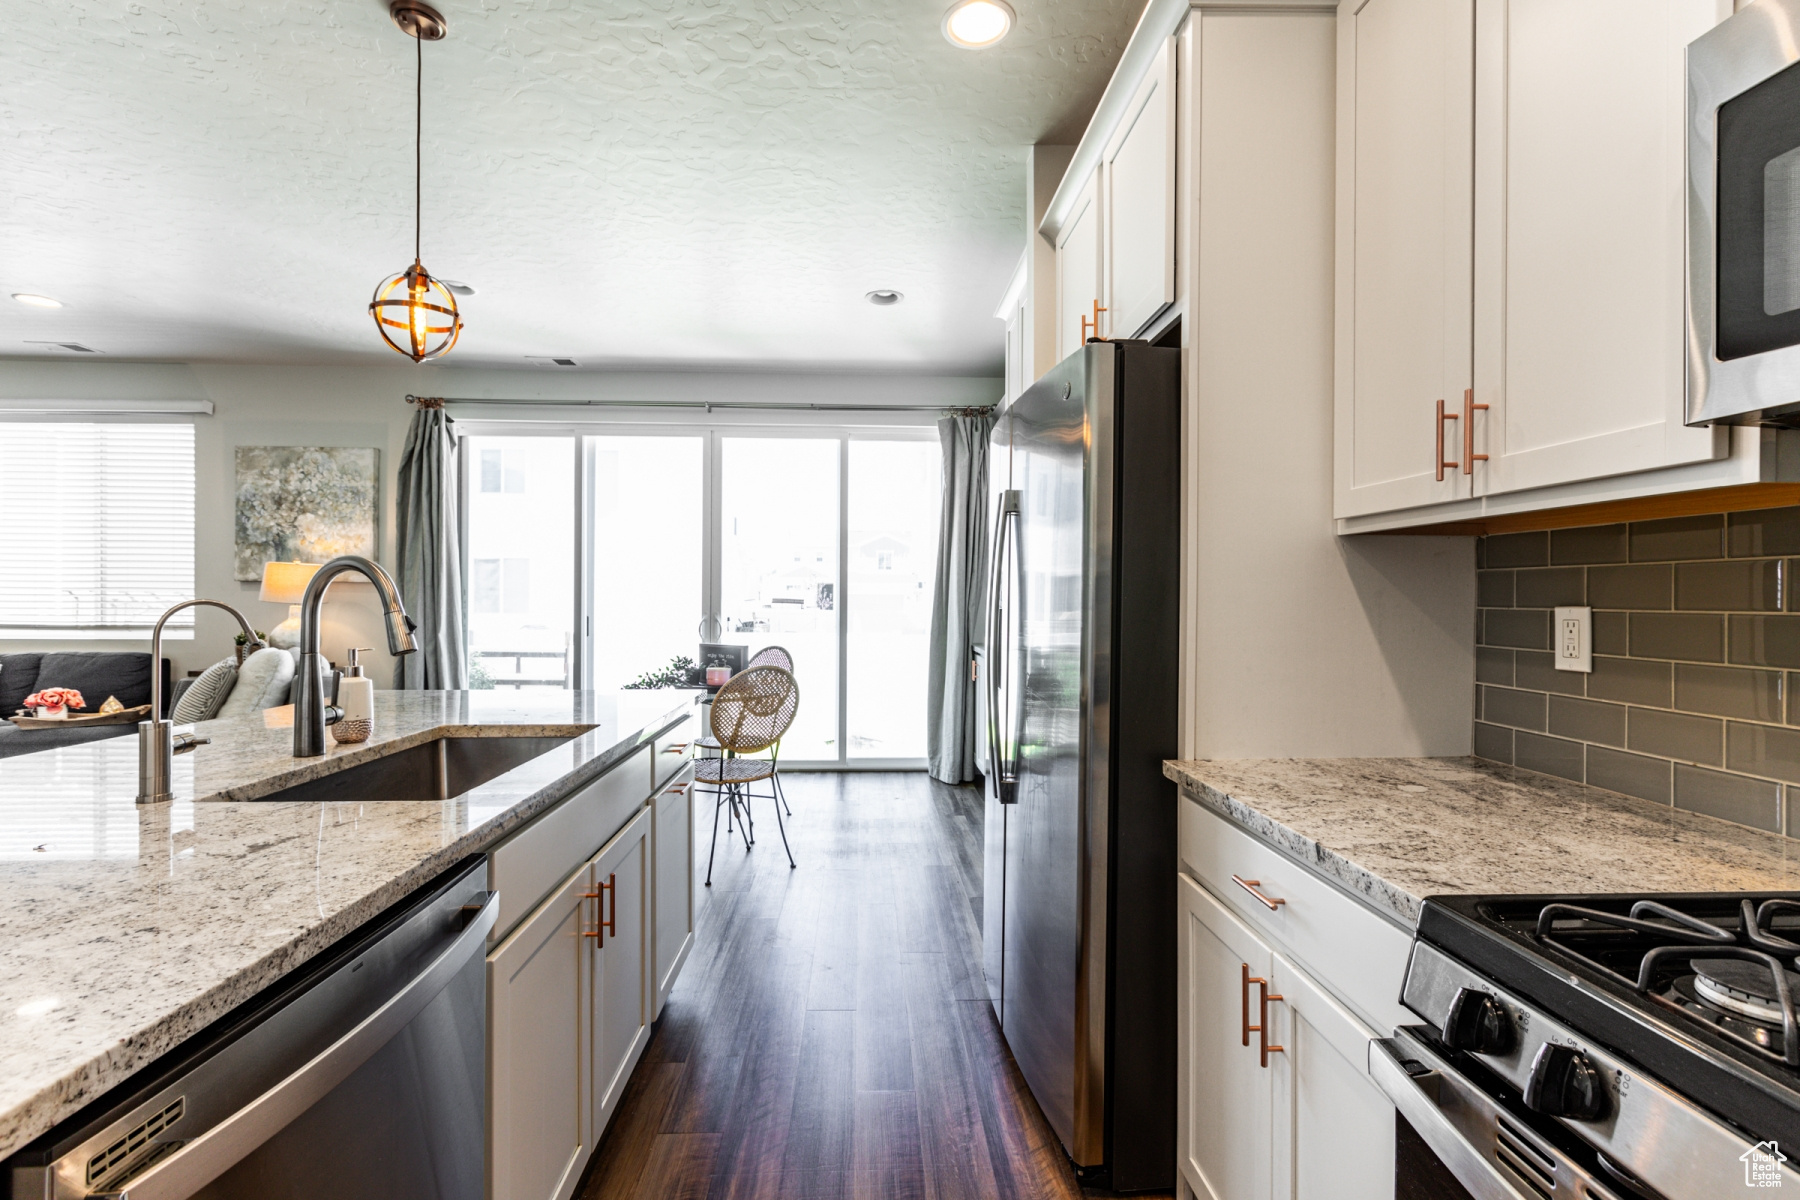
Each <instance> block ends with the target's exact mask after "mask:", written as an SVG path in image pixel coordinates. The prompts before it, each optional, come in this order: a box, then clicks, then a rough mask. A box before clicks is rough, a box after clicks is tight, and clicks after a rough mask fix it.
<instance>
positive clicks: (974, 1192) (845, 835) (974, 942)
mask: <svg viewBox="0 0 1800 1200" xmlns="http://www.w3.org/2000/svg"><path fill="white" fill-rule="evenodd" d="M784 779H785V781H786V785H787V791H788V799H789V801H790V802H791V803H792V805H793V808H794V815H793V817H792V818H790V819H789V822H788V839H789V841H790V842H791V843H792V845H793V850H794V858H795V860H796V861H797V862H798V863H799V867H798V869H797V870H791V871H790V870H789V869H788V865H787V859H786V858H785V857H784V856H783V855H782V853H781V842H780V835H779V834H778V833H777V831H776V829H775V821H774V814H773V812H772V811H771V810H770V809H769V806H768V802H767V801H766V800H764V801H759V802H758V805H757V811H756V816H757V832H758V835H759V839H760V840H759V841H758V843H757V845H756V847H755V848H754V849H753V850H751V851H750V852H749V853H747V854H746V853H745V851H744V848H743V844H742V842H736V843H735V844H733V843H728V842H727V841H726V839H725V830H724V828H723V827H721V828H720V830H719V856H718V861H717V864H716V866H715V868H714V871H713V886H712V887H711V888H704V887H703V888H701V889H700V893H701V900H700V905H701V907H700V910H699V922H698V924H699V930H698V934H697V936H696V944H695V947H694V950H693V953H692V955H691V956H690V958H689V960H688V963H687V966H686V967H685V968H684V969H683V972H682V976H681V979H680V981H679V982H678V983H677V984H676V986H675V991H674V994H673V995H672V996H671V997H670V1000H669V1003H668V1006H667V1007H666V1008H665V1009H664V1011H663V1017H662V1020H661V1021H660V1022H658V1024H657V1028H656V1030H655V1033H654V1035H653V1037H652V1038H651V1041H650V1045H649V1048H648V1049H647V1050H646V1051H645V1052H644V1057H643V1060H642V1061H641V1062H640V1063H639V1064H638V1067H637V1070H636V1071H635V1072H634V1073H633V1075H632V1078H631V1082H630V1084H629V1086H628V1088H627V1090H626V1093H625V1096H624V1098H623V1099H622V1100H621V1101H620V1103H619V1109H618V1112H617V1113H616V1114H615V1116H614V1117H613V1120H612V1124H611V1126H610V1127H609V1129H608V1130H607V1133H606V1136H605V1137H604V1138H603V1139H602V1141H601V1143H600V1146H599V1149H598V1150H597V1151H596V1152H595V1155H594V1159H593V1162H592V1163H591V1164H590V1166H589V1168H588V1172H587V1176H586V1178H585V1179H584V1180H583V1181H582V1185H581V1187H580V1188H579V1189H578V1191H577V1193H576V1194H577V1197H578V1198H579V1200H617V1198H623V1197H633V1198H635V1197H658V1198H663V1197H667V1198H670V1200H675V1198H680V1200H689V1198H691V1200H751V1198H758V1200H760V1198H764V1197H770V1198H772V1197H783V1198H784V1200H838V1198H840V1197H841V1198H844V1200H994V1198H997V1200H1015V1198H1018V1200H1056V1198H1070V1200H1073V1198H1075V1197H1081V1196H1083V1195H1105V1194H1107V1193H1098V1192H1085V1193H1084V1191H1083V1189H1082V1188H1080V1187H1079V1186H1078V1185H1077V1184H1076V1181H1075V1178H1074V1174H1073V1172H1072V1171H1071V1170H1070V1167H1069V1163H1068V1160H1067V1158H1065V1157H1064V1155H1063V1153H1062V1150H1061V1147H1060V1146H1058V1144H1057V1142H1056V1138H1055V1135H1054V1134H1052V1133H1051V1131H1050V1129H1049V1126H1048V1125H1046V1124H1045V1122H1044V1118H1043V1115H1042V1114H1041V1113H1040V1112H1039V1111H1038V1107H1037V1104H1036V1102H1035V1101H1034V1100H1033V1099H1032V1098H1031V1093H1030V1091H1029V1090H1028V1089H1027V1088H1026V1086H1025V1083H1024V1080H1023V1079H1022V1078H1021V1077H1020V1075H1019V1072H1018V1069H1017V1067H1015V1066H1014V1064H1013V1061H1012V1057H1011V1055H1010V1054H1008V1052H1007V1049H1006V1043H1005V1042H1004V1041H1003V1040H1002V1038H1001V1036H1000V1030H999V1027H998V1025H997V1024H996V1023H995V1021H994V1013H993V1009H992V1007H991V1006H990V1005H989V1004H988V1002H987V999H986V993H985V987H984V985H983V983H982V977H981V931H980V913H981V866H982V864H981V845H982V842H981V821H982V806H981V794H980V792H978V791H976V790H975V789H973V788H952V787H946V786H944V785H943V784H939V783H936V782H933V781H932V780H930V779H929V778H928V777H927V776H925V775H924V774H923V773H891V774H792V775H787V776H784ZM711 832H712V814H711V813H710V812H707V813H705V814H703V815H702V814H700V813H696V842H697V844H698V851H699V858H700V870H701V872H702V877H703V878H704V871H705V860H706V841H707V837H708V836H709V835H710V834H711Z"/></svg>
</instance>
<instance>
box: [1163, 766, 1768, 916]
mask: <svg viewBox="0 0 1800 1200" xmlns="http://www.w3.org/2000/svg"><path fill="white" fill-rule="evenodd" d="M1163 773H1164V774H1165V775H1167V776H1168V777H1169V778H1170V779H1173V780H1174V781H1175V782H1176V783H1177V784H1179V785H1180V786H1181V789H1182V791H1183V792H1184V793H1185V794H1186V795H1188V796H1190V797H1192V798H1193V799H1194V800H1196V801H1198V802H1199V803H1200V804H1202V805H1204V806H1205V807H1207V808H1209V809H1211V810H1213V811H1214V812H1216V813H1218V814H1220V815H1221V816H1224V817H1226V818H1228V819H1230V820H1231V821H1233V822H1235V823H1236V824H1238V825H1240V826H1242V827H1243V828H1244V829H1246V830H1248V831H1249V832H1250V833H1252V834H1253V835H1255V836H1256V837H1259V838H1261V839H1262V840H1263V841H1266V842H1268V843H1270V844H1271V845H1273V846H1275V847H1276V848H1277V849H1279V850H1282V851H1284V852H1285V853H1287V854H1289V855H1291V856H1292V857H1294V858H1297V859H1299V860H1300V861H1302V862H1304V863H1306V864H1307V865H1309V866H1311V867H1312V868H1313V869H1314V870H1315V871H1317V872H1319V873H1320V874H1322V875H1324V876H1325V877H1326V878H1328V879H1330V880H1332V881H1334V882H1336V883H1338V884H1340V885H1341V886H1343V887H1344V888H1346V889H1348V890H1349V891H1351V892H1352V893H1354V894H1356V895H1358V896H1361V897H1362V898H1364V899H1365V900H1367V901H1368V902H1369V903H1370V904H1372V905H1374V906H1375V907H1376V908H1377V909H1380V910H1382V911H1384V912H1386V913H1388V914H1389V915H1391V916H1393V917H1395V918H1396V919H1398V920H1400V921H1402V922H1403V923H1405V924H1406V925H1407V926H1408V927H1409V928H1410V927H1411V926H1412V925H1414V924H1416V923H1417V921H1418V917H1419V907H1420V905H1421V904H1422V903H1423V902H1424V899H1425V897H1427V896H1433V895H1442V894H1446V893H1456V892H1462V893H1473V894H1484V893H1485V894H1508V893H1511V894H1519V895H1529V894H1535V893H1572V892H1573V893H1589V894H1597V893H1606V892H1705V891H1800V841H1795V840H1791V839H1788V838H1784V837H1782V836H1780V835H1778V834H1773V833H1764V832H1762V831H1760V830H1756V829H1748V828H1745V827H1744V826H1741V825H1733V824H1730V823H1729V822H1726V821H1721V820H1718V819H1716V818H1713V817H1705V816H1700V815H1698V814H1695V813H1690V812H1684V811H1682V810H1680V809H1675V808H1670V807H1668V806H1667V805H1662V804H1652V803H1650V802H1648V801H1644V800H1634V799H1632V798H1630V797H1628V796H1621V795H1618V794H1617V793H1614V792H1605V791H1601V790H1599V789H1598V788H1590V787H1584V786H1582V785H1581V784H1578V783H1568V782H1566V781H1564V780H1561V779H1555V778H1552V777H1550V776H1547V775H1537V774H1533V773H1532V772H1529V771H1521V770H1518V769H1516V768H1513V767H1506V766H1500V765H1498V764H1495V763H1489V762H1485V761H1483V760H1481V759H1474V758H1339V759H1235V760H1231V759H1227V760H1217V761H1197V762H1168V763H1165V764H1163Z"/></svg>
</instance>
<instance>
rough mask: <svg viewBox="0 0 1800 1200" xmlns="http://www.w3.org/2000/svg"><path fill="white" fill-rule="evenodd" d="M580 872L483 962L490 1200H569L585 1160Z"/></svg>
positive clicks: (588, 966)
mask: <svg viewBox="0 0 1800 1200" xmlns="http://www.w3.org/2000/svg"><path fill="white" fill-rule="evenodd" d="M592 883H593V872H592V870H591V869H589V867H587V866H585V865H584V866H583V867H581V868H580V869H579V870H577V871H576V872H575V873H574V874H572V875H571V876H569V878H568V879H566V880H565V881H564V882H563V883H562V884H561V885H560V886H559V887H557V888H556V889H555V890H554V891H553V892H552V893H551V895H550V897H549V898H548V899H547V900H545V901H544V902H543V903H542V904H541V905H540V906H539V907H538V908H537V909H536V911H535V912H533V913H532V914H531V915H530V916H529V917H527V918H526V919H525V920H524V921H523V922H522V923H520V925H519V926H518V928H516V929H515V930H513V932H512V934H511V935H510V936H508V937H507V938H506V940H505V941H503V942H502V943H500V945H499V946H498V947H497V948H496V949H495V950H494V951H493V952H492V953H491V954H489V956H488V962H487V971H488V1146H487V1161H488V1200H567V1198H568V1197H569V1196H570V1195H571V1194H572V1193H573V1192H574V1190H575V1184H576V1183H577V1182H578V1180H579V1179H580V1177H581V1169H582V1167H583V1166H584V1165H586V1163H587V1160H588V1156H589V1155H590V1154H591V1153H592V1151H593V1134H594V1123H593V1119H592V1115H591V1114H592V1100H591V1087H592V1084H591V1078H592V1069H591V1068H592V1055H591V1051H590V1044H591V1040H592V1034H591V1031H590V1030H591V1023H590V1013H591V1010H592V1007H593V1005H592V998H591V995H590V990H589V989H590V988H591V986H592V979H593V972H592V962H593V953H592V951H591V950H590V949H589V948H588V945H587V943H588V941H589V939H587V938H584V937H583V936H582V934H583V933H584V932H586V931H587V930H588V929H589V924H588V922H589V919H590V918H591V916H592V914H593V901H592V900H590V899H589V898H588V895H587V894H588V892H590V891H591V890H593V889H592Z"/></svg>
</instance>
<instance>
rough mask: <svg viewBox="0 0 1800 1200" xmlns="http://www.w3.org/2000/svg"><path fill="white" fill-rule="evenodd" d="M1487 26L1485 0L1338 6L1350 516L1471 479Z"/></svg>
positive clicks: (1341, 331)
mask: <svg viewBox="0 0 1800 1200" xmlns="http://www.w3.org/2000/svg"><path fill="white" fill-rule="evenodd" d="M1473 40H1474V9H1473V3H1472V0H1363V2H1362V3H1356V2H1354V0H1347V2H1346V3H1345V4H1343V5H1341V6H1340V7H1339V9H1338V81H1337V87H1338V196H1337V198H1338V216H1337V221H1338V237H1337V351H1336V359H1337V362H1336V369H1335V374H1336V381H1335V391H1336V404H1335V409H1336V416H1335V426H1336V428H1335V435H1336V451H1335V467H1334V473H1335V485H1336V486H1335V492H1336V495H1335V508H1336V515H1338V516H1339V517H1346V516H1354V515H1357V514H1361V513H1371V512H1387V511H1392V510H1395V509H1405V508H1412V507H1416V506H1420V505H1426V504H1440V503H1444V502H1447V501H1452V500H1458V499H1462V498H1464V497H1466V496H1468V495H1469V494H1470V490H1471V485H1470V480H1469V478H1468V477H1467V476H1465V475H1463V474H1462V473H1461V471H1460V470H1458V469H1454V468H1451V469H1441V468H1440V464H1441V463H1443V462H1445V461H1450V460H1455V459H1456V458H1457V454H1456V451H1457V450H1459V449H1460V441H1461V436H1460V431H1459V429H1458V426H1459V425H1460V421H1459V420H1457V421H1452V420H1440V419H1439V418H1438V415H1437V414H1438V412H1439V406H1440V404H1441V405H1442V406H1443V408H1444V409H1445V410H1447V412H1460V410H1461V407H1462V398H1463V392H1464V390H1465V389H1466V388H1468V387H1469V386H1470V343H1471V337H1472V331H1471V322H1472V320H1473V292H1472V289H1473V278H1472V275H1473V266H1474V264H1473V254H1472V250H1471V238H1472V236H1473V221H1474V208H1473V196H1472V171H1473V165H1472V164H1473V161H1474V146H1473V141H1472V136H1471V134H1472V121H1471V118H1470V113H1471V111H1472V108H1473V95H1474V92H1473V89H1474V72H1473V69H1472V67H1473ZM1440 438H1441V439H1442V442H1441V446H1442V450H1441V453H1440Z"/></svg>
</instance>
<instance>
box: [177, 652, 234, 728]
mask: <svg viewBox="0 0 1800 1200" xmlns="http://www.w3.org/2000/svg"><path fill="white" fill-rule="evenodd" d="M236 685H237V657H236V656H235V655H233V656H232V657H231V658H222V659H220V660H219V661H218V662H216V663H214V664H213V665H212V666H210V667H208V668H206V670H204V671H202V672H200V677H199V678H198V679H196V680H194V682H193V683H192V684H191V685H190V686H189V687H188V690H187V691H185V692H183V693H181V699H179V700H177V701H176V702H175V707H174V709H173V710H172V711H171V712H170V713H169V720H171V721H173V722H174V723H175V724H177V725H190V724H192V723H193V722H195V721H210V720H212V719H213V718H214V717H215V716H217V715H218V713H219V706H220V705H221V704H223V703H225V697H227V696H229V695H231V689H232V688H233V687H235V686H236Z"/></svg>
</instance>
